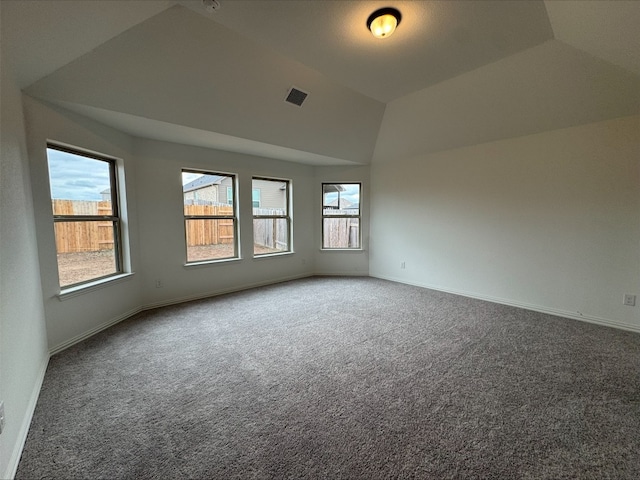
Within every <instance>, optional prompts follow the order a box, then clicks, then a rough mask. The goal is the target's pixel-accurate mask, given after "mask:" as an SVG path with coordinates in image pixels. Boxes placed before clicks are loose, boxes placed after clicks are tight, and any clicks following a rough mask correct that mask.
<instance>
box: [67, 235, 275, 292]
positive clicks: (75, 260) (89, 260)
mask: <svg viewBox="0 0 640 480" xmlns="http://www.w3.org/2000/svg"><path fill="white" fill-rule="evenodd" d="M279 252H280V250H276V249H274V248H267V247H263V246H262V245H254V253H255V254H258V255H260V254H265V253H279ZM232 257H233V244H220V245H204V246H195V247H189V261H190V262H202V261H207V260H220V259H223V258H232ZM58 271H59V273H60V286H61V287H67V286H70V285H75V284H77V283H82V282H87V281H89V280H92V279H95V278H99V277H104V276H107V275H112V274H114V273H116V261H115V255H114V252H113V250H103V251H98V252H76V253H59V254H58Z"/></svg>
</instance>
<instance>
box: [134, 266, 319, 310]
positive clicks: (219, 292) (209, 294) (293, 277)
mask: <svg viewBox="0 0 640 480" xmlns="http://www.w3.org/2000/svg"><path fill="white" fill-rule="evenodd" d="M313 276H314V274H313V273H303V274H298V275H291V276H288V277H281V278H277V279H271V280H266V281H263V282H255V283H246V284H243V285H240V286H237V287H233V288H227V289H223V290H215V291H212V292H207V293H200V294H198V295H188V296H185V297H178V298H173V299H171V300H162V301H160V302H153V303H148V304H145V305H143V306H142V308H141V310H150V309H152V308H159V307H167V306H169V305H176V304H178V303H184V302H192V301H193V300H200V299H203V298H210V297H217V296H219V295H226V294H227V293H234V292H241V291H243V290H249V289H251V288H257V287H265V286H267V285H275V284H276V283H283V282H289V281H291V280H299V279H301V278H308V277H313Z"/></svg>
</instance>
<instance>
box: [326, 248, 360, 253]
mask: <svg viewBox="0 0 640 480" xmlns="http://www.w3.org/2000/svg"><path fill="white" fill-rule="evenodd" d="M320 251H321V252H323V253H326V252H340V253H365V249H364V248H321V249H320Z"/></svg>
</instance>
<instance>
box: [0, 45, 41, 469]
mask: <svg viewBox="0 0 640 480" xmlns="http://www.w3.org/2000/svg"><path fill="white" fill-rule="evenodd" d="M3 42H4V39H3ZM2 53H4V48H3V49H2ZM5 60H6V59H5V58H2V59H1V60H0V61H1V63H2V69H1V70H2V79H1V81H0V84H1V87H2V92H1V98H2V100H1V102H0V103H1V105H2V114H1V115H0V138H1V143H0V158H1V159H2V160H1V163H0V245H1V246H2V248H1V249H0V272H1V276H0V401H4V405H5V417H6V425H5V429H4V431H3V432H2V435H0V478H11V477H12V476H13V474H14V471H15V468H16V467H17V462H18V459H19V455H20V453H21V450H22V445H23V443H24V440H25V439H26V435H27V429H28V428H29V422H30V421H31V415H32V413H33V408H34V406H35V402H36V400H37V398H38V393H39V391H40V386H41V384H42V379H43V377H44V372H45V369H46V366H47V361H48V359H49V355H48V350H47V337H46V328H45V314H44V309H43V305H42V291H41V289H40V270H39V266H38V250H37V246H36V230H35V225H34V213H33V202H32V199H31V186H30V182H29V164H28V160H27V159H28V156H27V149H26V143H25V130H24V116H23V110H22V98H21V97H22V95H21V93H20V90H19V88H18V87H17V85H16V81H15V79H14V78H13V76H12V71H11V66H10V65H9V64H8V62H6V61H5Z"/></svg>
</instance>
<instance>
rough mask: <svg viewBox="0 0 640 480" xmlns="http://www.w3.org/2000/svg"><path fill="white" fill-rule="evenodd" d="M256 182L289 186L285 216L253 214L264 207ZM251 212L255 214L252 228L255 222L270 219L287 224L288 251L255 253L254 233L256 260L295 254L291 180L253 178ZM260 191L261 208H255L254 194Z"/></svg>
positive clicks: (254, 255)
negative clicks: (254, 210)
mask: <svg viewBox="0 0 640 480" xmlns="http://www.w3.org/2000/svg"><path fill="white" fill-rule="evenodd" d="M254 180H262V181H267V182H275V183H285V184H286V185H287V188H286V189H285V208H286V211H285V214H284V215H256V214H253V209H254V208H263V207H262V203H263V202H262V192H260V189H259V188H253V181H254ZM251 184H252V185H251V210H252V214H253V218H252V226H253V225H254V221H255V220H268V219H274V220H278V219H280V220H286V223H287V249H286V250H280V251H277V252H268V253H256V251H255V238H254V234H253V232H252V235H251V236H252V240H253V241H252V243H253V257H254V258H263V257H269V256H273V255H283V254H288V253H293V236H292V234H291V233H292V225H293V218H292V215H291V184H292V182H291V180H289V179H284V178H273V177H260V176H253V177H251ZM256 190H257V191H258V192H260V200H259V201H260V206H259V207H254V206H253V192H254V191H256Z"/></svg>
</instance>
